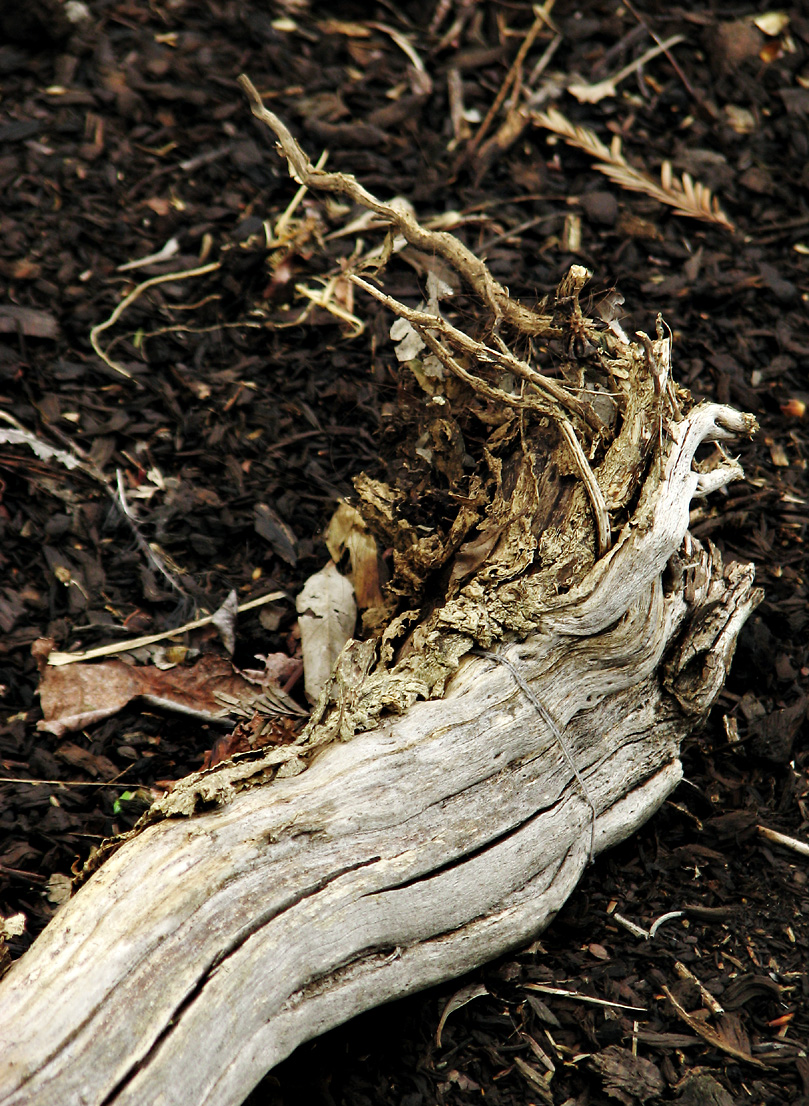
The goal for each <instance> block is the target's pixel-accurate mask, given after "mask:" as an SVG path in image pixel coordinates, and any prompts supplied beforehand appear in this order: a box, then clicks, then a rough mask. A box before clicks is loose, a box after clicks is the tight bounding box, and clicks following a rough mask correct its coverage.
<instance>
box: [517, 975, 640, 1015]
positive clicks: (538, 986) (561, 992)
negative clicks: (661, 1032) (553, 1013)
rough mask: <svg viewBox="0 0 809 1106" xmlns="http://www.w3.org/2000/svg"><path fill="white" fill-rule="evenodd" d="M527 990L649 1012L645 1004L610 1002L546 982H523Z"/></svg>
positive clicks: (617, 1008)
mask: <svg viewBox="0 0 809 1106" xmlns="http://www.w3.org/2000/svg"><path fill="white" fill-rule="evenodd" d="M523 989H524V990H526V991H539V993H540V994H541V995H556V996H557V997H558V998H569V999H572V1000H573V1001H574V1002H584V1003H587V1004H589V1005H590V1006H605V1007H607V1008H608V1009H610V1010H628V1011H629V1012H630V1013H631V1014H648V1013H649V1011H648V1010H647V1009H646V1007H645V1006H628V1005H627V1003H625V1002H610V1001H609V1000H608V999H605V998H594V997H593V995H583V994H581V992H580V991H566V990H565V989H564V987H551V986H549V985H548V984H545V983H523Z"/></svg>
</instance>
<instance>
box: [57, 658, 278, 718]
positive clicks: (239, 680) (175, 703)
mask: <svg viewBox="0 0 809 1106" xmlns="http://www.w3.org/2000/svg"><path fill="white" fill-rule="evenodd" d="M264 694H265V689H263V688H261V687H257V686H256V685H254V684H252V683H250V681H249V680H246V679H244V677H243V676H240V675H239V674H238V673H236V672H235V671H234V669H233V665H232V664H231V663H230V661H228V660H225V659H224V658H222V657H214V656H204V657H201V658H200V660H198V661H197V663H196V664H194V665H192V666H190V667H183V666H180V665H178V666H177V667H175V668H170V669H168V670H166V671H161V670H160V669H158V668H154V667H152V666H151V665H150V666H143V667H136V666H134V665H128V664H124V662H123V661H120V660H108V661H104V662H102V663H101V664H74V665H70V666H68V667H64V668H53V667H51V666H48V667H46V668H45V670H44V672H43V673H42V677H41V680H40V685H39V697H40V702H41V704H42V713H43V715H44V718H43V719H42V721H41V722H38V723H37V729H39V730H44V731H46V732H47V733H52V734H56V736H57V737H61V736H63V735H64V734H66V733H69V732H71V731H74V730H80V729H83V728H84V727H85V726H89V725H92V724H93V723H94V722H100V721H101V720H102V719H104V718H109V717H110V716H111V715H113V714H117V713H118V711H120V710H122V709H123V708H124V707H125V706H126V705H127V704H128V703H131V702H132V700H133V699H138V698H140V699H145V700H146V701H147V702H149V703H151V704H152V705H153V706H159V707H163V708H164V709H166V710H174V711H180V712H182V713H184V714H193V715H195V716H197V717H202V718H207V719H210V718H212V717H217V718H223V717H225V716H226V715H227V714H228V713H229V711H228V709H227V707H225V708H224V709H223V705H222V704H223V700H224V701H225V702H226V703H227V704H231V703H232V705H236V706H238V707H240V708H241V709H243V710H247V709H250V708H251V707H252V705H253V704H255V703H256V702H258V701H263V697H264Z"/></svg>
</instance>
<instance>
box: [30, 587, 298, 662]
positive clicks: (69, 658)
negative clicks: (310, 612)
mask: <svg viewBox="0 0 809 1106" xmlns="http://www.w3.org/2000/svg"><path fill="white" fill-rule="evenodd" d="M288 598H289V596H288V595H287V593H286V592H285V591H271V592H269V594H267V595H261V596H259V598H258V599H251V600H249V602H247V603H241V604H240V605H239V606H238V607H237V608H236V610H237V611H238V613H239V614H241V613H242V612H243V611H252V610H253V609H254V608H255V607H262V606H264V604H265V603H272V602H273V601H274V600H276V599H288ZM215 618H216V611H214V613H213V614H206V615H205V616H204V617H203V618H195V619H194V620H193V622H186V624H185V625H184V626H175V628H174V629H173V630H164V631H163V633H162V634H147V635H146V636H145V637H136V638H130V639H129V640H128V641H119V642H116V643H115V644H113V645H99V646H98V647H97V648H96V649H87V650H86V651H85V652H84V653H50V654H49V655H48V664H51V665H53V666H54V667H59V666H61V665H64V664H76V663H77V662H78V661H92V660H95V659H96V658H97V657H111V656H113V654H115V653H128V652H129V651H130V650H132V649H140V648H142V647H143V646H144V645H155V644H156V643H157V642H158V641H165V640H166V638H170V637H175V636H176V635H177V634H184V633H185V632H186V631H187V630H198V629H199V628H200V627H201V626H209V625H210V624H211V623H212V622H213V620H214V619H215Z"/></svg>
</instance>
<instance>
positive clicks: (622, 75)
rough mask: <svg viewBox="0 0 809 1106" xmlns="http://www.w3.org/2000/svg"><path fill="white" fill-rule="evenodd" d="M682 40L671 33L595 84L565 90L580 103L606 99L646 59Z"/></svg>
mask: <svg viewBox="0 0 809 1106" xmlns="http://www.w3.org/2000/svg"><path fill="white" fill-rule="evenodd" d="M682 41H683V36H682V35H672V37H671V38H667V39H666V41H665V42H658V44H657V45H656V46H652V47H650V48H649V49H648V50H647V51H646V53H645V54H641V56H640V57H639V58H636V59H635V60H634V61H631V62H630V63H629V65H625V66H624V68H623V69H621V70H620V71H619V72H618V73H615V74H614V75H613V76H612V77H607V78H606V79H605V80H603V81H599V82H598V83H597V84H581V83H574V84H569V85H568V86H567V90H568V92H569V93H570V94H571V96H575V97H576V99H577V100H578V101H579V103H580V104H598V103H600V102H601V100H606V99H607V98H608V97H609V96H615V95H617V93H618V88H617V86H618V85H619V84H620V83H621V81H623V80H626V78H627V77H629V76H631V74H632V73H634V72H636V71H637V70H638V69H640V68H642V67H643V66H644V65H645V64H646V62H647V61H651V60H652V58H656V57H657V55H658V54H668V51H669V50H670V48H671V47H672V46H676V45H677V43H678V42H682Z"/></svg>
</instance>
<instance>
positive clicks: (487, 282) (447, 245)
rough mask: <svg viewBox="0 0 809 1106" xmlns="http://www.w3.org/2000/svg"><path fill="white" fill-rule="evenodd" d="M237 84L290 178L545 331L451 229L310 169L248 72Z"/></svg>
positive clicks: (521, 322)
mask: <svg viewBox="0 0 809 1106" xmlns="http://www.w3.org/2000/svg"><path fill="white" fill-rule="evenodd" d="M239 84H240V85H241V86H242V88H243V89H244V91H245V93H246V94H247V97H248V100H249V101H250V110H251V111H252V113H253V115H254V116H255V117H256V118H257V119H259V120H260V121H261V122H262V123H264V124H265V125H266V126H268V127H269V128H270V130H271V131H273V133H274V134H275V136H276V137H277V139H278V142H279V145H280V147H281V151H282V153H283V156H284V157H285V158H286V161H287V165H288V167H289V172H290V176H291V177H292V179H293V180H294V181H296V182H297V183H298V184H306V185H308V187H309V188H313V189H317V190H319V191H321V192H333V193H338V194H341V195H344V196H348V197H349V199H351V200H354V202H355V203H358V204H361V205H362V206H363V207H365V208H367V209H368V210H369V211H373V212H375V213H376V214H377V215H379V216H381V217H382V219H383V220H384V221H385V222H386V223H389V224H390V225H391V226H393V227H395V228H396V229H397V230H398V231H399V232H400V233H401V234H403V235H404V237H405V238H406V239H407V241H408V242H409V243H410V245H411V246H413V247H414V248H415V249H417V250H421V251H423V252H424V253H427V254H437V255H438V256H439V257H442V258H443V259H444V260H445V261H448V262H449V263H450V265H452V266H453V267H454V268H455V269H456V270H457V272H458V273H459V275H460V276H462V277H463V278H464V280H466V282H467V283H468V284H469V285H470V287H471V288H472V289H473V290H474V291H475V292H476V293H477V294H478V295H479V296H480V298H481V299H482V300H483V302H484V303H485V304H487V306H488V307H489V308H490V309H491V311H492V313H493V314H494V317H495V319H505V320H506V321H507V322H509V323H511V325H512V326H515V327H517V328H518V329H519V330H521V331H522V332H523V333H524V334H546V333H547V329H548V327H549V325H550V322H551V320H550V319H549V318H548V317H547V316H544V315H539V314H538V313H537V312H536V311H532V310H531V309H530V308H529V307H525V306H524V305H523V304H521V303H518V302H517V301H516V300H513V299H512V298H511V296H509V294H508V292H507V291H506V289H505V288H504V287H503V286H502V284H500V283H499V282H498V281H496V280H495V279H494V277H493V276H492V275H491V273H490V272H489V270H488V268H487V267H486V265H485V264H484V262H483V261H481V260H480V258H479V257H477V256H476V255H475V254H474V253H473V252H472V251H471V250H470V249H468V248H467V247H466V246H464V244H463V243H462V242H461V241H459V239H457V238H456V237H455V235H454V234H449V233H448V232H447V231H432V230H427V229H425V228H424V227H423V226H421V225H420V224H419V223H418V222H417V220H416V219H415V218H414V217H413V216H412V215H411V214H410V212H409V211H407V210H405V209H404V208H400V207H394V205H393V204H386V203H383V202H382V201H381V200H378V199H377V198H376V196H374V195H372V193H370V192H368V191H367V190H366V189H365V188H363V186H362V185H361V184H360V183H359V181H358V180H357V179H356V177H354V176H352V175H351V174H350V173H327V172H325V171H323V170H318V169H316V168H315V166H314V165H312V163H311V161H310V160H309V158H308V157H307V156H306V154H305V153H304V152H303V150H302V149H301V147H300V146H299V145H298V143H297V142H296V141H295V139H294V138H293V137H292V135H291V134H290V132H289V130H288V129H287V127H286V126H285V125H284V124H283V123H282V122H281V120H280V119H279V118H278V116H277V115H275V114H274V113H273V112H271V111H269V110H268V109H267V108H265V107H264V105H263V103H262V102H261V97H260V96H259V94H258V91H257V90H256V88H255V86H254V85H253V83H252V81H251V80H250V79H249V77H247V76H246V75H245V74H244V73H242V75H241V76H240V77H239Z"/></svg>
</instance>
